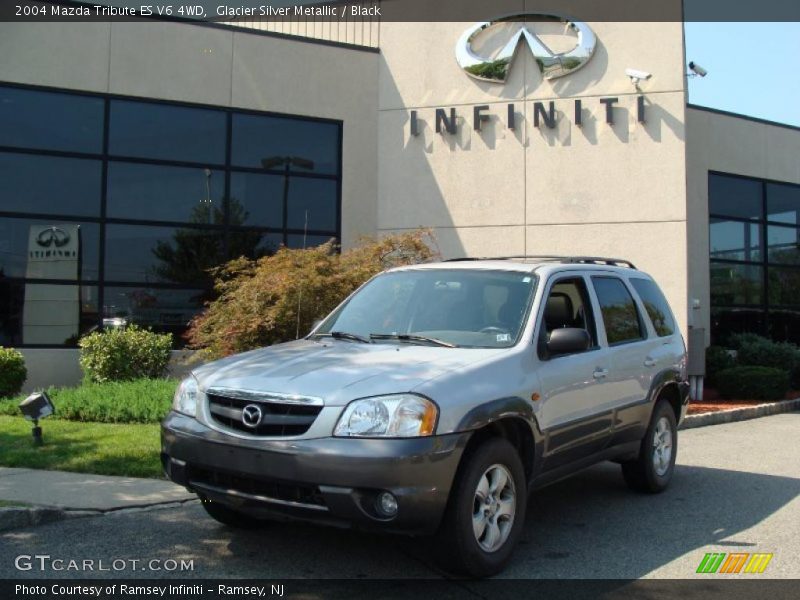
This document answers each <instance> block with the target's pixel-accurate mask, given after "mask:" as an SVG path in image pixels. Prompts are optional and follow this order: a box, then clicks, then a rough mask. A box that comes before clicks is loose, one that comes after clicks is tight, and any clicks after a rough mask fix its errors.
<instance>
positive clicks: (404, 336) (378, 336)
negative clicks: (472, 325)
mask: <svg viewBox="0 0 800 600" xmlns="http://www.w3.org/2000/svg"><path fill="white" fill-rule="evenodd" d="M369 339H371V340H401V341H403V342H426V343H428V344H435V345H437V346H444V347H445V348H457V347H458V346H456V345H455V344H451V343H450V342H445V341H444V340H439V339H436V338H432V337H426V336H424V335H413V334H410V333H370V334H369Z"/></svg>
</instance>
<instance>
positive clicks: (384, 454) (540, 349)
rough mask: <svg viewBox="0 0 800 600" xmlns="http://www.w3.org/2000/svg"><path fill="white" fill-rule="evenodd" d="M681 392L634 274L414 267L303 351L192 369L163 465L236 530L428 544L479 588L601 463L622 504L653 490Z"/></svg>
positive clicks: (676, 354)
mask: <svg viewBox="0 0 800 600" xmlns="http://www.w3.org/2000/svg"><path fill="white" fill-rule="evenodd" d="M688 387H689V386H688V384H687V383H686V355H685V347H684V343H683V339H682V338H681V335H680V332H679V331H678V328H677V326H676V323H675V319H674V317H673V315H672V312H671V311H670V308H669V306H668V304H667V302H666V300H665V299H664V296H663V294H662V293H661V291H660V290H659V288H658V286H657V285H656V284H655V282H654V281H653V279H652V278H650V277H649V276H648V275H646V274H645V273H642V272H641V271H639V270H636V269H635V268H634V266H633V265H632V264H630V263H628V262H626V261H620V260H616V259H605V258H594V257H571V258H563V257H560V258H546V257H539V258H535V259H531V258H520V257H517V258H513V259H504V260H497V259H493V260H461V261H448V262H442V263H436V264H425V265H416V266H410V267H402V268H397V269H392V270H389V271H386V272H384V273H381V274H379V275H377V276H376V277H374V278H372V279H371V280H370V281H368V282H367V283H366V284H364V285H363V286H362V287H361V288H360V289H358V290H357V291H356V292H355V293H353V294H352V295H351V296H350V297H349V298H347V299H346V300H345V301H344V302H342V304H341V305H340V306H339V307H337V308H336V309H335V310H334V311H333V312H332V313H331V314H330V315H329V316H328V317H327V318H326V319H325V320H324V321H322V322H321V323H320V324H319V325H318V326H317V327H315V328H314V330H313V331H312V332H311V333H310V334H309V335H308V336H307V337H305V338H304V339H301V340H297V341H294V342H289V343H286V344H278V345H275V346H272V347H270V348H263V349H259V350H253V351H251V352H246V353H244V354H239V355H237V356H231V357H229V358H225V359H223V360H219V361H216V362H213V363H210V364H206V365H203V366H202V367H200V368H198V369H196V370H195V371H194V372H193V373H192V375H191V376H190V377H189V378H187V379H185V380H184V381H183V382H182V383H181V385H180V387H179V389H178V391H177V393H176V395H175V401H174V405H173V411H172V412H170V414H169V415H168V416H167V418H166V419H165V420H164V423H163V427H162V461H163V464H164V469H165V471H166V473H167V475H168V476H169V477H170V478H171V479H172V480H173V481H175V482H177V483H180V484H182V485H185V486H186V487H187V488H188V489H190V490H192V491H194V492H196V493H197V494H198V495H199V496H200V497H201V498H202V500H203V507H204V508H205V510H206V511H207V512H208V513H209V514H210V515H211V516H212V517H214V518H215V519H217V520H218V521H221V522H222V523H225V524H227V525H232V526H245V527H248V526H252V525H253V524H254V523H255V522H259V521H262V520H268V519H276V518H277V519H285V518H299V519H307V520H314V521H318V522H323V523H328V524H334V525H343V526H355V527H364V528H374V529H379V530H382V531H391V532H400V533H406V534H412V535H428V534H436V536H437V538H438V539H439V540H440V541H441V542H442V543H443V544H444V547H445V548H446V551H443V552H442V553H441V554H442V557H443V560H444V561H445V562H446V563H447V564H448V566H449V567H450V568H451V570H454V571H458V572H461V573H464V574H469V575H472V576H486V575H491V574H494V573H497V572H499V571H500V570H501V569H502V568H503V566H504V565H505V564H506V563H507V561H508V560H509V557H510V555H511V553H512V551H513V549H514V546H515V544H516V542H517V540H518V538H519V536H520V532H521V531H522V528H523V523H524V521H525V512H526V505H527V498H528V494H529V493H530V492H531V491H533V490H535V489H536V488H539V487H541V486H543V485H545V484H547V483H550V482H553V481H555V480H557V479H560V478H562V477H564V476H565V475H568V474H570V473H574V472H575V471H577V470H579V469H582V468H584V467H587V466H589V465H591V464H593V463H597V462H599V461H603V460H612V461H615V462H618V463H619V464H620V465H621V466H622V474H623V476H624V478H625V481H626V482H627V483H628V485H629V486H630V487H632V488H633V489H635V490H638V491H643V492H660V491H661V490H663V489H664V488H665V487H666V486H667V484H668V483H669V481H670V479H671V477H672V472H673V468H674V465H675V454H676V451H677V442H678V439H677V425H678V424H679V423H680V421H681V419H682V418H683V416H684V413H685V410H686V405H687V402H688Z"/></svg>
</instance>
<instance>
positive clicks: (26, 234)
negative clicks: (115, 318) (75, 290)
mask: <svg viewBox="0 0 800 600" xmlns="http://www.w3.org/2000/svg"><path fill="white" fill-rule="evenodd" d="M99 246H100V226H99V225H97V224H95V223H73V222H65V221H59V220H53V221H46V220H41V219H18V218H13V219H12V218H4V217H0V278H2V277H3V276H6V277H31V278H36V279H67V280H70V281H72V280H78V279H82V280H96V279H97V277H98V271H97V268H98V256H99V254H98V252H99Z"/></svg>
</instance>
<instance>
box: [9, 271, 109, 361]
mask: <svg viewBox="0 0 800 600" xmlns="http://www.w3.org/2000/svg"><path fill="white" fill-rule="evenodd" d="M97 316H98V313H97V287H96V286H87V285H81V286H78V285H60V284H53V283H44V284H43V283H25V282H21V281H13V282H12V281H7V280H5V281H4V280H3V279H0V346H21V345H23V344H41V345H65V346H76V345H77V342H78V338H79V337H80V336H81V335H83V334H85V333H88V332H89V331H92V330H93V329H95V328H96V327H97V323H98V318H97Z"/></svg>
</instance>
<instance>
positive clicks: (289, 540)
mask: <svg viewBox="0 0 800 600" xmlns="http://www.w3.org/2000/svg"><path fill="white" fill-rule="evenodd" d="M798 437H800V413H798V412H795V413H787V414H781V415H776V416H771V417H766V418H762V419H756V420H752V421H745V422H740V423H731V424H726V425H716V426H711V427H702V428H698V429H692V430H686V431H682V432H681V433H680V442H679V443H680V446H679V451H678V467H677V470H676V473H675V478H674V480H673V483H672V485H671V487H670V488H669V489H668V490H667V491H666V492H665V493H663V494H661V495H657V496H646V495H638V494H634V493H632V492H629V491H628V489H627V488H626V487H625V485H624V483H623V481H622V477H621V475H620V473H619V468H618V467H617V466H616V465H612V464H603V465H598V466H596V467H593V468H591V469H589V470H587V471H584V472H583V473H581V474H579V475H576V476H574V477H572V478H571V479H568V480H565V481H562V482H560V483H557V484H554V485H552V486H550V487H548V488H546V489H544V490H541V491H539V492H537V493H536V494H535V496H534V497H533V498H532V499H531V503H530V507H529V511H528V522H527V523H526V528H525V535H524V539H523V541H522V544H521V545H520V546H519V547H518V548H517V552H516V554H515V556H514V559H513V561H512V563H511V565H510V566H509V568H508V569H507V571H506V572H505V573H504V574H503V575H502V577H504V578H520V579H530V578H546V579H547V578H558V579H564V578H587V579H594V578H600V579H604V578H617V579H619V578H621V579H638V578H692V577H705V578H708V577H709V576H708V575H697V574H696V573H695V571H696V569H697V566H698V564H699V563H700V561H701V560H702V558H703V556H704V554H705V553H707V552H727V553H729V552H750V553H753V552H766V553H773V554H774V558H773V559H772V561H771V562H770V564H769V565H768V568H767V569H766V571H765V572H764V573H763V574H761V575H755V576H754V575H747V576H745V575H743V574H741V575H738V576H728V577H749V578H753V577H758V578H762V579H763V578H798V577H800V562H798V558H797V557H798V556H800V536H798V533H800V498H798V494H800V442H799V441H798ZM429 546H430V544H426V543H425V541H424V540H423V541H415V540H407V539H404V538H398V537H388V536H381V535H372V534H365V533H359V532H353V531H341V530H337V529H328V528H322V527H316V526H311V525H304V524H277V523H276V524H269V525H267V526H266V527H264V528H263V529H261V530H254V531H244V532H242V531H232V530H229V529H226V528H224V527H223V526H221V525H218V524H217V523H216V522H215V521H213V520H211V519H210V518H207V517H206V516H205V513H204V512H203V509H202V508H201V507H200V506H199V504H197V503H191V504H188V505H184V506H181V507H175V508H167V509H159V510H149V511H145V512H120V513H118V514H110V515H106V516H97V517H88V518H81V519H72V520H68V521H62V522H58V523H51V524H48V525H43V526H40V527H36V528H30V529H18V530H13V531H8V532H6V533H4V534H2V535H0V578H16V577H36V578H39V579H40V578H43V577H60V578H63V577H92V576H101V577H108V576H110V575H113V576H118V577H149V578H153V577H155V578H160V577H173V576H174V577H186V576H191V577H193V578H217V577H221V578H228V577H235V578H251V577H252V578H281V579H285V578H339V579H364V578H440V577H442V576H443V574H442V573H441V572H440V571H439V570H438V569H436V568H435V567H434V566H432V565H431V557H430V556H429V554H428V552H429V550H428V547H429ZM20 554H29V555H35V554H47V555H50V556H51V557H53V558H56V557H61V558H64V559H76V560H84V559H94V560H98V559H103V560H104V561H105V562H106V564H109V563H110V562H111V561H112V560H115V559H128V560H130V559H139V560H143V561H144V560H149V559H153V558H159V559H162V560H163V559H175V560H178V561H179V560H180V559H184V560H193V564H194V569H193V571H192V572H191V573H180V572H165V571H160V572H159V571H156V572H153V571H141V570H130V569H128V570H122V571H120V572H111V573H110V572H67V571H62V572H54V571H44V572H41V571H38V570H32V571H25V572H21V571H18V570H17V569H15V567H14V559H15V557H17V556H19V555H20Z"/></svg>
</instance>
